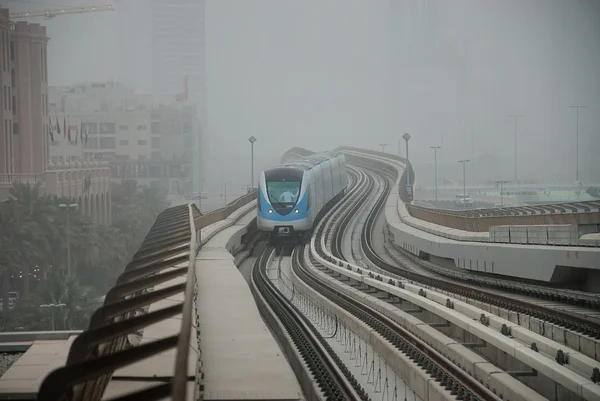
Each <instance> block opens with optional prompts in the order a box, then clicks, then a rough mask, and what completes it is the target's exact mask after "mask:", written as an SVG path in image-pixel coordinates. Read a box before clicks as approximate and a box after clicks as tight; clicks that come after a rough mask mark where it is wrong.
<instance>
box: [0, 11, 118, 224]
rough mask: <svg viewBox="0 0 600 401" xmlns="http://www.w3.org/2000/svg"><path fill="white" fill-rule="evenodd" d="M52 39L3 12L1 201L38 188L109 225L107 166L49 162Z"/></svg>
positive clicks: (0, 27)
mask: <svg viewBox="0 0 600 401" xmlns="http://www.w3.org/2000/svg"><path fill="white" fill-rule="evenodd" d="M48 40H49V38H48V37H47V36H46V28H45V27H44V26H41V25H39V24H30V23H28V22H17V23H14V22H12V21H11V20H10V13H9V10H8V9H5V8H0V86H1V87H2V96H1V100H0V119H1V120H2V123H0V201H4V200H6V199H8V197H9V190H10V188H11V187H12V186H13V185H14V183H15V182H21V183H29V184H32V185H33V184H36V183H39V184H40V185H41V190H42V192H43V193H45V194H48V195H55V196H59V197H63V196H64V197H70V198H71V199H74V200H75V201H76V202H77V204H78V205H79V206H80V208H81V211H82V212H83V213H84V214H86V215H88V216H90V217H91V218H92V219H94V220H95V221H97V222H99V223H104V224H110V221H111V215H110V198H111V192H110V169H109V167H108V164H107V163H101V162H98V163H88V162H83V160H82V159H73V160H63V161H61V162H59V161H58V160H57V162H56V163H53V162H52V159H51V157H50V153H51V152H50V149H51V145H50V143H51V142H52V140H51V131H50V129H51V124H50V121H51V120H50V115H49V107H48V52H47V47H46V45H47V43H48ZM85 182H91V184H90V185H89V186H88V185H86V184H85Z"/></svg>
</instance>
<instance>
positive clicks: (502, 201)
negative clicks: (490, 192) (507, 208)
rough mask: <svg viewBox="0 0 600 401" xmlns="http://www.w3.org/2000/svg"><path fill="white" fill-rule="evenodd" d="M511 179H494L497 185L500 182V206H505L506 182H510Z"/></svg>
mask: <svg viewBox="0 0 600 401" xmlns="http://www.w3.org/2000/svg"><path fill="white" fill-rule="evenodd" d="M509 182H510V181H494V183H495V184H496V185H498V184H500V206H504V184H508V183H509Z"/></svg>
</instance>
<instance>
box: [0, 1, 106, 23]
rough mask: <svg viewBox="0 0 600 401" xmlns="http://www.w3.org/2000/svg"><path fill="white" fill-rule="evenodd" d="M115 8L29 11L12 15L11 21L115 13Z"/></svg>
mask: <svg viewBox="0 0 600 401" xmlns="http://www.w3.org/2000/svg"><path fill="white" fill-rule="evenodd" d="M114 10H115V9H114V7H113V6H112V5H111V4H109V5H103V6H88V7H68V8H58V9H55V10H46V11H27V12H23V13H10V19H24V18H36V17H44V18H45V19H50V18H54V17H56V16H57V15H65V14H81V13H93V12H98V11H114Z"/></svg>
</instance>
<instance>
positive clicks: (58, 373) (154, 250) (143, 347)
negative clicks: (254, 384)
mask: <svg viewBox="0 0 600 401" xmlns="http://www.w3.org/2000/svg"><path fill="white" fill-rule="evenodd" d="M255 198H256V191H254V192H251V193H248V194H246V195H244V196H242V197H241V198H238V199H236V200H234V201H233V202H231V203H230V204H229V205H227V206H225V207H223V208H221V209H218V210H215V211H213V212H211V213H207V214H206V215H202V214H201V213H200V212H199V210H198V208H197V207H196V206H195V205H193V204H189V205H181V206H175V207H172V208H169V209H166V210H165V211H163V212H162V213H160V214H159V215H158V217H157V219H156V221H155V223H154V225H153V226H152V228H151V229H150V231H149V232H148V235H146V238H145V239H144V241H143V243H142V245H141V247H140V249H139V250H138V252H137V253H136V254H135V255H134V257H133V259H132V260H131V262H129V264H128V265H127V267H126V268H125V271H124V272H123V274H121V275H120V276H119V278H118V279H117V283H116V284H115V286H114V287H113V288H112V289H111V290H110V291H109V292H108V294H107V295H106V298H105V300H104V304H103V305H102V307H100V309H98V310H97V311H96V312H95V313H94V315H93V316H92V319H91V321H90V324H89V327H88V329H87V330H85V331H84V332H83V333H82V334H81V335H79V336H78V337H77V338H75V340H74V341H73V343H72V345H71V348H70V350H69V355H68V357H67V361H66V364H65V366H64V367H61V368H59V369H57V370H55V371H53V372H51V373H50V374H49V375H48V376H47V377H46V378H45V379H44V381H43V382H42V385H41V386H40V390H39V392H38V397H37V399H38V400H40V401H42V400H44V401H57V400H69V401H71V400H73V401H75V400H77V401H79V400H82V401H83V400H85V401H100V400H101V399H103V395H104V391H105V390H106V387H107V386H108V383H109V382H110V380H111V377H112V375H113V374H114V372H115V371H116V370H118V369H121V368H124V367H126V366H129V365H132V364H134V363H137V362H140V361H143V360H146V359H148V358H151V357H153V356H156V355H158V354H160V353H162V352H165V351H168V350H170V349H175V350H176V357H175V361H174V373H173V376H172V377H155V378H144V382H145V385H144V386H140V387H141V388H143V389H141V390H138V391H136V392H133V393H129V394H128V395H126V396H122V397H119V398H115V400H144V401H151V400H159V399H165V398H169V399H172V400H177V401H183V400H185V399H186V396H187V392H188V390H189V386H188V383H189V382H191V381H192V382H193V381H196V384H197V387H196V392H198V391H201V389H200V388H199V382H198V381H197V380H196V377H202V372H201V366H202V365H201V363H199V364H198V366H199V369H198V370H199V371H198V372H196V375H194V376H192V377H189V376H188V358H189V347H190V340H191V332H192V326H193V324H194V320H193V319H195V317H196V313H195V299H196V298H195V284H196V269H195V262H196V254H197V251H198V249H199V248H200V230H201V229H202V228H204V227H206V226H208V225H210V224H213V223H215V222H217V221H220V220H222V219H224V218H226V217H228V216H229V215H230V214H231V213H232V212H233V211H235V210H237V209H239V208H240V207H242V206H244V205H246V204H248V203H249V202H251V201H252V200H253V199H255ZM179 277H185V278H186V280H185V282H183V283H179V284H173V285H168V286H164V285H163V286H162V287H161V288H160V289H155V287H156V286H159V285H161V284H165V283H168V282H170V281H172V280H174V279H177V278H179ZM182 293H183V302H182V303H180V304H176V305H173V306H168V307H165V308H162V309H159V310H155V311H151V312H150V311H149V307H150V305H151V304H153V303H156V302H159V301H161V300H164V299H166V298H168V297H172V296H174V295H177V294H182ZM178 315H181V329H180V330H179V333H177V334H175V335H172V336H169V337H166V338H162V339H159V340H154V341H148V342H141V343H140V342H137V344H136V341H132V340H131V338H134V337H133V336H135V335H138V336H139V335H140V334H141V332H142V331H143V329H144V328H146V327H148V326H150V325H153V324H156V323H158V322H161V321H164V320H166V319H169V318H173V317H175V316H178ZM198 349H200V348H199V347H198ZM165 363H168V362H167V361H165Z"/></svg>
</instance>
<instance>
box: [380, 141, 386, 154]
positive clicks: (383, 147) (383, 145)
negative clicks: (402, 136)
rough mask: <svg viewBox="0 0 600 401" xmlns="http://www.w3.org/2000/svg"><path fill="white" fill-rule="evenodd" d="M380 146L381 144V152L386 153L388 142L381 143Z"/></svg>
mask: <svg viewBox="0 0 600 401" xmlns="http://www.w3.org/2000/svg"><path fill="white" fill-rule="evenodd" d="M379 146H381V153H385V147H386V146H387V143H380V144H379Z"/></svg>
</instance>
